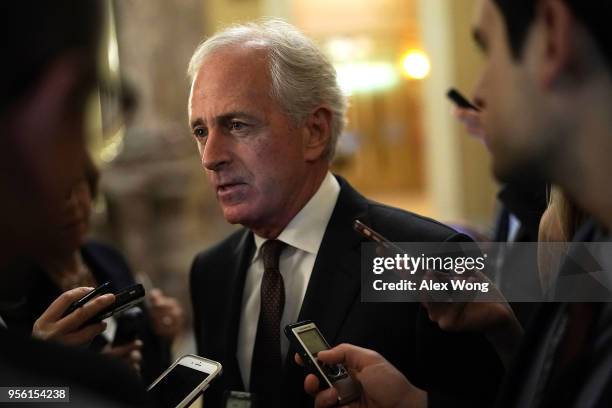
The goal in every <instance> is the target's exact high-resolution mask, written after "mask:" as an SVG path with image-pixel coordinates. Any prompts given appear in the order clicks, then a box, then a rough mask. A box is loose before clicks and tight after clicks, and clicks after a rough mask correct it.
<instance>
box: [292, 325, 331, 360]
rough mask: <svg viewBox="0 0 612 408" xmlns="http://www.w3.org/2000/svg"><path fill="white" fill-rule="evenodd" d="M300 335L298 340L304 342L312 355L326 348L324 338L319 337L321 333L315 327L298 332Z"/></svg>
mask: <svg viewBox="0 0 612 408" xmlns="http://www.w3.org/2000/svg"><path fill="white" fill-rule="evenodd" d="M298 336H300V340H302V342H303V343H304V345H305V346H306V348H307V349H308V351H310V353H311V354H312V355H313V356H316V355H317V353H318V352H319V351H321V350H327V349H328V347H327V344H325V340H323V337H321V334H320V333H319V331H318V330H317V329H310V330H306V331H303V332H300V333H299V334H298Z"/></svg>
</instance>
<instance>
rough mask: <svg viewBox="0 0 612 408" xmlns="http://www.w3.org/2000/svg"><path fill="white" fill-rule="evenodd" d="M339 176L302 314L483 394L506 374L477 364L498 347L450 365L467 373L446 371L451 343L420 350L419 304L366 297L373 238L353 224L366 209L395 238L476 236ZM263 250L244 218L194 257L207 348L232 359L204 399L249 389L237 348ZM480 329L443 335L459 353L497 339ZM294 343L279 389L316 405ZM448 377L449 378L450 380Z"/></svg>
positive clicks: (299, 402)
mask: <svg viewBox="0 0 612 408" xmlns="http://www.w3.org/2000/svg"><path fill="white" fill-rule="evenodd" d="M337 179H338V181H339V183H340V187H341V190H340V195H339V197H338V201H337V203H336V206H335V208H334V211H333V213H332V216H331V219H330V221H329V224H328V225H327V229H326V231H325V235H324V237H323V241H322V243H321V246H320V249H319V252H318V254H317V258H316V261H315V264H314V267H313V271H312V275H311V277H310V281H309V282H308V287H307V290H306V295H305V297H304V301H303V303H302V308H301V310H300V313H299V317H298V320H313V321H314V322H315V323H316V324H317V326H318V327H319V329H320V330H321V332H322V333H323V335H324V336H325V337H326V339H327V340H328V341H329V343H330V344H332V345H334V344H340V343H343V342H348V343H351V344H355V345H358V346H362V347H367V348H370V349H373V350H376V351H378V352H379V353H381V354H382V355H383V356H384V357H385V358H386V359H388V360H389V361H390V362H391V363H392V364H394V365H395V366H396V367H397V368H398V369H399V370H400V371H402V372H403V373H404V374H406V375H407V377H408V378H410V379H411V380H413V381H415V382H417V383H421V382H419V381H418V379H419V377H424V378H427V379H433V378H436V377H437V376H438V377H439V378H438V379H437V380H436V381H434V384H435V385H436V389H435V390H434V391H440V392H445V391H447V390H448V388H453V390H454V385H455V384H464V385H465V386H466V387H469V388H470V390H469V391H467V392H466V391H465V388H464V389H463V390H462V395H463V394H469V397H471V398H472V399H476V400H478V399H479V398H480V395H479V392H480V388H481V386H482V384H483V383H482V382H481V380H483V381H484V383H487V384H488V383H489V381H487V379H489V380H491V379H494V378H496V379H497V380H499V378H500V375H501V373H500V370H499V368H500V367H501V364H500V365H499V366H498V370H497V372H495V371H494V370H491V371H488V372H485V371H481V372H480V373H478V372H476V371H474V370H473V369H472V368H473V367H478V368H480V365H479V364H478V360H480V359H481V356H480V355H478V352H480V351H482V352H483V355H484V356H485V357H484V358H485V359H486V358H488V357H489V356H491V355H493V356H494V357H493V359H495V354H494V352H492V349H490V348H489V349H487V351H484V350H477V351H476V352H474V353H472V356H473V358H472V361H470V362H469V364H466V365H464V366H462V367H455V368H456V370H450V371H449V373H454V374H456V372H457V371H459V372H461V375H459V376H456V377H450V376H447V375H446V374H445V373H446V370H447V367H446V364H447V363H448V364H453V363H454V361H455V360H454V359H453V360H445V358H446V357H448V355H449V354H450V353H446V352H444V350H442V353H439V351H440V350H434V351H433V352H431V354H425V353H427V351H424V352H423V353H421V352H420V350H417V343H418V342H417V341H416V336H417V329H416V324H417V320H418V318H417V316H418V315H419V314H420V313H422V311H421V310H420V306H419V304H417V303H364V302H361V300H360V288H361V272H360V270H361V265H360V259H361V255H360V249H361V248H360V247H361V244H362V243H363V242H366V240H365V238H363V237H362V236H361V235H360V234H359V233H357V232H355V231H354V230H353V228H352V225H353V221H354V220H355V219H356V218H359V219H360V220H362V221H363V222H364V223H365V224H367V225H369V226H371V227H372V228H373V229H374V230H376V231H379V232H380V233H381V234H383V235H384V236H386V237H387V238H388V239H390V240H392V241H398V242H401V241H412V242H444V241H465V240H469V239H468V238H467V237H466V236H465V235H462V234H457V233H456V232H455V231H454V230H452V229H451V228H449V227H446V226H444V225H442V224H440V223H438V222H436V221H433V220H431V219H428V218H424V217H421V216H418V215H416V214H413V213H409V212H406V211H403V210H399V209H396V208H392V207H388V206H385V205H382V204H379V203H375V202H372V201H369V200H367V199H366V198H364V197H363V196H361V195H360V194H359V193H358V192H357V191H355V190H354V189H353V188H352V187H351V186H350V185H349V184H348V183H347V182H346V181H345V180H343V179H342V178H340V177H337ZM254 251H255V243H254V239H253V234H252V233H251V232H250V231H249V230H247V229H245V228H243V229H241V230H239V231H237V232H235V233H233V234H232V235H230V236H229V237H228V238H226V239H225V240H223V241H222V242H220V243H218V244H217V245H215V246H214V247H212V248H210V249H208V250H206V251H204V252H202V253H200V254H199V255H198V256H197V257H196V258H195V260H194V262H193V266H192V269H191V296H192V302H193V313H194V325H195V336H196V342H197V347H198V352H199V354H201V355H204V356H206V357H208V358H211V359H213V360H217V361H219V362H221V363H222V364H223V369H224V374H223V376H222V377H221V378H219V379H218V380H216V381H215V382H213V383H212V385H211V387H210V389H209V390H208V391H206V394H205V404H206V406H208V407H212V408H215V407H219V406H220V402H221V397H222V395H223V392H224V391H225V390H228V389H230V390H243V389H244V385H243V384H242V378H241V374H240V369H239V365H238V361H237V358H236V349H237V337H238V331H239V322H240V315H241V305H242V299H243V288H244V282H245V276H246V273H247V270H248V268H249V265H250V262H251V259H252V257H253V254H254ZM426 331H427V332H429V331H434V332H435V333H436V334H439V333H440V330H439V329H434V327H432V324H431V323H428V324H427V326H426ZM474 337H478V338H479V339H480V340H482V339H481V338H480V337H479V336H464V335H450V336H449V338H450V340H451V341H456V342H454V343H444V347H445V348H446V349H448V348H453V349H454V351H455V353H456V354H457V353H463V352H466V353H468V354H470V350H475V349H476V348H478V347H480V346H483V347H485V348H487V347H489V346H488V344H484V345H483V344H482V342H477V341H475V342H471V340H472V339H473V338H474ZM429 351H431V350H429ZM293 353H294V351H293V350H290V351H289V353H288V354H287V356H285V365H284V377H283V386H282V387H280V388H279V390H278V391H279V393H282V400H283V405H282V406H284V407H296V408H297V407H308V406H312V405H313V402H312V399H311V398H310V397H309V396H307V395H306V394H305V392H304V390H303V381H304V376H305V372H304V370H303V369H302V368H301V367H299V366H297V365H296V364H295V362H294V360H293ZM488 353H489V354H488ZM491 353H492V354H491ZM417 356H418V357H417ZM463 361H465V360H463ZM262 375H263V374H262ZM445 380H446V381H449V382H446V383H445ZM468 384H471V385H468ZM445 386H446V387H445ZM456 388H458V389H460V388H461V387H456ZM477 405H478V404H474V403H470V404H469V406H477ZM455 406H458V405H455ZM484 406H487V405H484Z"/></svg>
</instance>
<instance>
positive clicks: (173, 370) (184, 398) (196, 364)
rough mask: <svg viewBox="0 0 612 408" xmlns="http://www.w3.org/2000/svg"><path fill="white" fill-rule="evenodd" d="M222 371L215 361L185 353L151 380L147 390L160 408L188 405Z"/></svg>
mask: <svg viewBox="0 0 612 408" xmlns="http://www.w3.org/2000/svg"><path fill="white" fill-rule="evenodd" d="M222 371H223V369H222V367H221V364H220V363H218V362H216V361H213V360H209V359H206V358H203V357H200V356H196V355H193V354H187V355H184V356H182V357H181V358H179V359H178V360H176V361H175V362H174V364H172V365H171V366H170V368H168V369H167V370H166V371H164V372H163V373H162V375H160V376H159V377H158V378H157V379H156V380H155V381H153V383H152V384H151V386H149V389H148V390H147V391H148V392H149V393H150V394H151V395H152V397H153V399H154V400H155V401H158V403H159V406H160V407H161V408H183V407H188V406H189V405H191V403H192V402H193V401H194V400H195V399H196V398H198V396H199V395H200V394H201V393H202V392H203V391H204V390H205V389H206V388H208V386H209V385H210V382H211V381H212V380H213V379H214V378H215V377H217V376H218V375H220V374H221V372H222Z"/></svg>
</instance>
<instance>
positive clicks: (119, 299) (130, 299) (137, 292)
mask: <svg viewBox="0 0 612 408" xmlns="http://www.w3.org/2000/svg"><path fill="white" fill-rule="evenodd" d="M144 296H145V290H144V287H143V286H142V285H141V284H139V283H137V284H136V285H132V286H129V287H127V288H125V289H123V290H122V291H120V292H117V293H115V303H113V304H112V305H110V306H108V307H106V308H104V309H102V310H100V311H99V312H98V313H97V314H96V315H95V316H93V317H92V318H91V319H89V320H88V321H87V322H85V324H84V326H87V325H88V324H92V323H97V322H100V321H102V320H104V319H107V318H109V317H111V316H112V315H115V314H118V313H120V312H123V311H124V310H127V309H129V308H131V307H134V306H136V304H138V303H140V302H142V301H143V300H144Z"/></svg>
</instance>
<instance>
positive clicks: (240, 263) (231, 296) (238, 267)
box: [224, 230, 255, 389]
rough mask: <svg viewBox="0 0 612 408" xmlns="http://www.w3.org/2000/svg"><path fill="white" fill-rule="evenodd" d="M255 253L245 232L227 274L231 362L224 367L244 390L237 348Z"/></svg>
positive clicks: (253, 245) (249, 237) (227, 333)
mask: <svg viewBox="0 0 612 408" xmlns="http://www.w3.org/2000/svg"><path fill="white" fill-rule="evenodd" d="M254 251H255V244H254V241H253V234H252V233H250V232H249V231H248V230H245V232H244V234H243V235H242V237H241V238H240V241H239V243H238V245H237V246H236V247H235V248H234V250H233V253H232V258H231V259H233V260H234V262H233V263H232V265H231V266H230V268H228V270H227V273H228V274H230V276H231V278H230V279H229V280H228V281H229V282H230V287H229V290H228V291H227V292H226V293H227V294H228V296H226V298H225V301H226V302H227V307H226V309H225V310H228V322H227V324H228V327H227V330H226V332H225V336H226V342H225V344H227V348H226V361H227V362H229V367H227V368H225V367H224V370H225V372H226V375H227V376H228V378H229V379H230V381H231V382H232V383H233V385H234V387H239V388H236V389H244V384H243V382H242V376H241V374H240V367H239V365H238V359H237V358H236V348H237V344H238V330H239V325H240V314H241V306H242V296H243V292H244V282H245V278H246V273H247V270H248V268H249V264H250V261H251V259H252V258H253V253H254Z"/></svg>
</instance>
